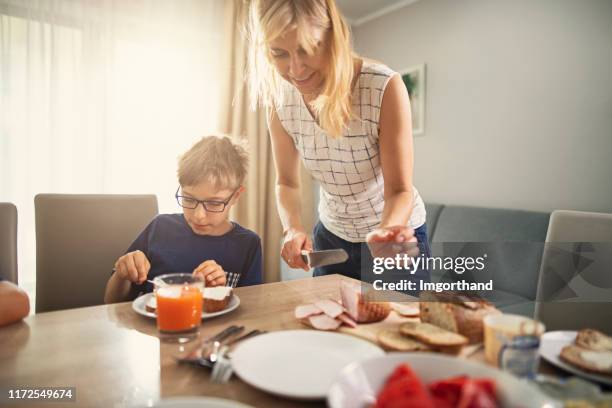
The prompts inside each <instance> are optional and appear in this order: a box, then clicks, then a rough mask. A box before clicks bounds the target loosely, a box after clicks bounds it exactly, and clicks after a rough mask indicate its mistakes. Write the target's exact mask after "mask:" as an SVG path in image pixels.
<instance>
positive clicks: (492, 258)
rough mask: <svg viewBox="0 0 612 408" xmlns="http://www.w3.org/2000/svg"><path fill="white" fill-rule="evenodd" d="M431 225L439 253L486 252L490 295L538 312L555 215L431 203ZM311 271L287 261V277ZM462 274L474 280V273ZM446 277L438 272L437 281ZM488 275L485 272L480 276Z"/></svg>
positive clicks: (509, 308)
mask: <svg viewBox="0 0 612 408" xmlns="http://www.w3.org/2000/svg"><path fill="white" fill-rule="evenodd" d="M426 209H427V227H428V233H429V241H430V244H431V249H432V255H433V256H474V257H477V256H482V254H483V253H487V255H488V257H487V262H486V270H485V273H486V274H488V276H489V277H490V278H491V279H493V282H494V288H495V291H494V293H493V294H490V293H488V294H487V295H486V296H485V297H487V298H488V299H489V300H491V301H492V302H493V303H495V304H496V306H498V307H499V308H500V309H502V310H503V311H505V312H509V313H518V314H522V315H526V316H533V313H534V305H535V304H534V301H533V300H534V299H535V296H536V291H537V282H538V276H539V270H540V261H541V258H542V248H543V243H544V242H545V240H546V231H547V229H548V221H549V217H550V214H549V213H543V212H534V211H523V210H507V209H493V208H482V207H467V206H456V205H444V204H435V203H429V204H426ZM306 276H308V274H306V273H305V272H304V271H302V270H294V269H291V268H289V267H288V266H287V264H285V263H284V262H282V260H281V278H282V279H283V280H290V279H298V278H304V277H306ZM462 278H465V279H466V280H469V278H470V276H469V274H467V273H466V274H464V275H463V276H462ZM440 280H445V277H444V276H443V274H442V273H441V272H436V271H434V272H432V281H440ZM478 280H479V281H481V280H482V276H480V277H478Z"/></svg>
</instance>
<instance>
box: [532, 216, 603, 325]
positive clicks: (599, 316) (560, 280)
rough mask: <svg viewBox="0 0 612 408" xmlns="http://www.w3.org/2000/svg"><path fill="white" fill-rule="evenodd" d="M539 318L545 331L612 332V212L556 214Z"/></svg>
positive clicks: (548, 240) (545, 256)
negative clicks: (585, 329) (589, 330)
mask: <svg viewBox="0 0 612 408" xmlns="http://www.w3.org/2000/svg"><path fill="white" fill-rule="evenodd" d="M536 318H537V319H539V320H541V321H542V322H543V323H544V324H545V325H546V330H579V329H583V328H594V329H598V330H602V331H605V332H607V333H608V334H612V214H603V213H592V212H581V211H564V210H558V211H554V212H553V213H552V214H551V216H550V226H549V228H548V234H547V236H546V246H545V248H544V253H543V256H542V266H541V271H540V282H539V284H538V301H537V303H536Z"/></svg>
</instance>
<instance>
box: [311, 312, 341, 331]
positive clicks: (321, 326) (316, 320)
mask: <svg viewBox="0 0 612 408" xmlns="http://www.w3.org/2000/svg"><path fill="white" fill-rule="evenodd" d="M308 323H309V324H310V325H311V326H312V327H313V328H315V329H317V330H336V329H337V328H338V327H340V326H341V325H342V322H340V321H338V320H336V319H332V318H331V317H329V316H328V315H326V314H319V315H314V316H310V317H309V318H308Z"/></svg>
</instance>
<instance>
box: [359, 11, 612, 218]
mask: <svg viewBox="0 0 612 408" xmlns="http://www.w3.org/2000/svg"><path fill="white" fill-rule="evenodd" d="M353 31H354V36H355V47H356V49H357V51H358V52H359V53H361V54H362V55H365V56H367V57H370V58H374V59H378V60H381V61H383V62H385V63H386V64H388V65H389V66H391V67H392V68H394V69H396V70H401V69H402V68H406V67H410V66H413V65H417V64H420V63H423V62H424V63H426V64H427V68H426V70H427V81H426V82H427V91H426V95H427V96H426V97H427V100H426V121H425V134H424V135H423V136H417V137H415V150H416V163H415V185H416V186H417V188H418V189H419V191H420V192H421V194H422V196H423V197H424V199H425V201H428V202H441V203H447V204H465V205H477V206H492V207H499V208H523V209H531V210H544V211H550V210H553V209H558V208H563V209H576V210H585V211H604V212H612V159H611V156H612V1H610V0H580V1H578V0H512V1H508V0H421V1H419V2H417V3H415V4H413V5H410V6H407V7H405V8H402V9H400V10H397V11H395V12H393V13H391V14H387V15H385V16H383V17H380V18H378V19H376V20H372V21H370V22H367V23H365V24H363V25H360V26H358V27H354V28H353Z"/></svg>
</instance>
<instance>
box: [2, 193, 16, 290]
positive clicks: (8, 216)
mask: <svg viewBox="0 0 612 408" xmlns="http://www.w3.org/2000/svg"><path fill="white" fill-rule="evenodd" d="M0 275H2V277H4V279H6V280H8V281H11V282H13V283H14V284H15V285H16V284H17V207H15V205H14V204H12V203H0Z"/></svg>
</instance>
